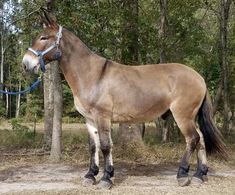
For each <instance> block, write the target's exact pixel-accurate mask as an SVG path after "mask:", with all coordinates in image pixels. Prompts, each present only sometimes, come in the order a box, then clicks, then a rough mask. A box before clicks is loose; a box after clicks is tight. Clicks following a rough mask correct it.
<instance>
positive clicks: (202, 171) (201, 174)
mask: <svg viewBox="0 0 235 195" xmlns="http://www.w3.org/2000/svg"><path fill="white" fill-rule="evenodd" d="M207 172H208V167H207V166H206V165H201V166H198V167H197V171H196V173H195V174H194V175H193V177H196V178H198V179H200V180H202V181H204V180H205V176H207Z"/></svg>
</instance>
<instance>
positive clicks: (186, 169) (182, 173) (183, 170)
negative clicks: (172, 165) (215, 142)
mask: <svg viewBox="0 0 235 195" xmlns="http://www.w3.org/2000/svg"><path fill="white" fill-rule="evenodd" d="M189 168H190V167H189V166H187V167H182V166H180V167H179V170H178V173H177V178H181V177H188V172H189Z"/></svg>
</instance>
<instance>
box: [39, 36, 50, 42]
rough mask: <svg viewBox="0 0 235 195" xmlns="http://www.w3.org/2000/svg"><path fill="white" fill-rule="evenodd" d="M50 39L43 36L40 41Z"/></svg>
mask: <svg viewBox="0 0 235 195" xmlns="http://www.w3.org/2000/svg"><path fill="white" fill-rule="evenodd" d="M47 39H48V36H41V37H40V40H41V41H42V40H47Z"/></svg>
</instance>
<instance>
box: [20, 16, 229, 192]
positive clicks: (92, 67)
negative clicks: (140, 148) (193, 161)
mask: <svg viewBox="0 0 235 195" xmlns="http://www.w3.org/2000/svg"><path fill="white" fill-rule="evenodd" d="M44 15H45V17H44V18H43V21H44V30H43V32H42V33H41V35H40V36H39V38H38V39H37V40H36V41H35V42H34V44H33V46H32V48H30V50H29V51H27V52H26V54H25V55H24V58H23V64H24V67H25V69H26V70H27V71H33V72H37V70H38V69H39V67H40V65H41V66H43V64H44V63H49V62H51V61H53V60H58V62H59V66H60V68H61V70H62V72H63V74H64V76H65V78H66V80H67V82H68V84H69V86H70V88H71V90H72V93H73V96H74V104H75V106H76V108H77V110H78V111H79V112H80V113H81V114H82V115H83V116H84V117H85V119H86V124H87V128H88V131H89V135H90V153H91V162H90V168H89V171H88V173H87V174H86V175H85V178H86V180H85V183H86V184H95V183H96V179H95V176H96V175H97V174H98V172H99V150H100V149H101V151H102V152H103V155H104V175H103V177H102V179H101V182H100V183H99V185H100V186H101V187H105V188H110V187H111V186H112V181H111V177H113V175H114V168H113V160H112V140H111V134H110V129H111V123H112V122H125V123H139V122H145V121H151V120H153V119H155V118H156V117H159V116H162V115H163V114H164V113H166V112H169V111H170V112H171V113H172V115H173V117H174V119H175V121H176V123H177V125H178V126H179V128H180V130H181V132H182V134H183V135H184V137H185V140H186V143H187V145H186V152H185V154H184V156H183V158H182V160H181V162H180V166H179V170H178V174H177V178H178V182H179V185H180V186H185V185H188V184H189V183H190V179H189V177H188V171H189V160H190V158H191V155H192V153H193V152H194V150H195V149H196V150H197V157H198V166H197V171H196V173H195V174H194V176H193V180H192V181H197V182H199V183H202V182H203V181H204V178H205V176H206V175H207V170H208V168H207V160H206V150H207V151H208V152H218V153H220V154H221V155H224V156H225V155H226V152H225V150H224V143H223V141H222V139H221V135H220V133H219V131H218V129H217V128H216V127H215V125H214V123H213V121H212V114H211V101H210V99H209V94H208V93H207V87H206V84H205V81H204V79H203V78H202V77H201V76H200V75H199V74H198V73H197V72H195V71H194V70H193V69H191V68H189V67H187V66H185V65H182V64H176V63H172V64H153V65H140V66H126V65H123V64H119V63H117V62H114V61H111V60H107V59H105V58H103V57H100V56H98V55H96V54H95V53H93V52H92V51H90V50H89V49H88V48H87V46H86V45H85V44H84V43H83V42H82V41H81V40H80V39H79V38H78V37H76V36H75V35H74V34H73V33H71V32H69V31H68V30H67V29H65V28H61V27H60V26H59V25H58V24H57V23H56V22H55V20H54V19H53V18H52V17H51V16H50V15H49V14H47V13H46V12H44ZM38 51H41V52H40V53H38ZM42 53H43V55H40V54H42ZM58 53H59V54H60V56H59V57H58ZM39 59H40V61H39ZM196 116H198V122H199V127H200V129H199V128H198V127H197V125H196V119H195V118H196Z"/></svg>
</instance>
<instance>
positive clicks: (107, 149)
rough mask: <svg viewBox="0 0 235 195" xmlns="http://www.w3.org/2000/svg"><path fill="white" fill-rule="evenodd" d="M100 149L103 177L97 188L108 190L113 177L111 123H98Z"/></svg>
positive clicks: (107, 121) (105, 121) (106, 121)
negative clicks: (102, 159)
mask: <svg viewBox="0 0 235 195" xmlns="http://www.w3.org/2000/svg"><path fill="white" fill-rule="evenodd" d="M98 129H99V137H100V148H101V151H102V153H103V156H104V175H103V177H102V178H101V181H100V183H99V187H101V188H106V189H110V188H111V187H112V185H113V182H112V180H111V178H112V177H113V176H114V168H113V158H112V146H113V143H112V138H111V122H110V121H109V120H104V119H103V120H101V121H99V123H98Z"/></svg>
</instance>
